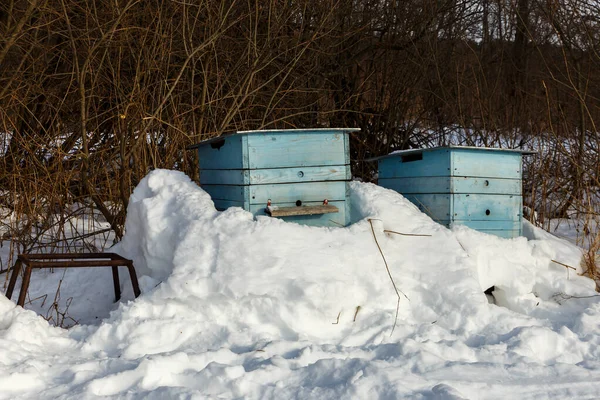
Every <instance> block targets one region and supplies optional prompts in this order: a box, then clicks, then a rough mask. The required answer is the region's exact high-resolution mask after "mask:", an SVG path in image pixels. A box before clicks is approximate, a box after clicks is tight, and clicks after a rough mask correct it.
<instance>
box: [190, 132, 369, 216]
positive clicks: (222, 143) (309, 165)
mask: <svg viewBox="0 0 600 400" xmlns="http://www.w3.org/2000/svg"><path fill="white" fill-rule="evenodd" d="M357 130H358V129H351V128H341V129H290V130H263V131H242V132H237V133H235V134H232V135H225V136H221V137H218V138H214V139H211V140H207V141H204V142H201V143H198V144H197V145H194V146H193V147H194V148H197V151H198V161H199V169H200V185H201V186H202V188H203V189H204V190H206V191H207V192H208V193H209V194H210V195H211V197H212V199H213V201H214V203H215V206H216V207H217V208H218V209H220V210H224V209H226V208H229V207H242V208H244V209H245V210H247V211H250V212H252V213H253V214H254V215H255V216H256V215H266V214H265V208H266V206H267V201H268V200H269V199H270V200H271V201H272V205H273V206H275V207H298V204H300V207H312V206H320V205H322V204H323V200H325V199H327V200H328V201H329V205H331V206H334V207H337V208H338V212H337V213H326V214H317V215H294V216H287V217H281V218H283V219H284V220H286V221H291V222H297V223H301V224H305V225H315V226H346V225H348V223H349V221H350V204H349V201H348V197H349V193H348V181H349V180H350V179H351V173H350V155H349V137H348V136H349V132H353V131H357Z"/></svg>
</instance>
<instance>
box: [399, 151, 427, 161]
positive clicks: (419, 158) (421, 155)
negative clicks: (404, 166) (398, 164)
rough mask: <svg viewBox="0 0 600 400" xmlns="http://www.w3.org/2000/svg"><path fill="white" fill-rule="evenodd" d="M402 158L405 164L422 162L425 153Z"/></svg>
mask: <svg viewBox="0 0 600 400" xmlns="http://www.w3.org/2000/svg"><path fill="white" fill-rule="evenodd" d="M400 158H401V159H402V162H403V163H408V162H413V161H420V160H422V159H423V153H416V154H407V155H405V156H400Z"/></svg>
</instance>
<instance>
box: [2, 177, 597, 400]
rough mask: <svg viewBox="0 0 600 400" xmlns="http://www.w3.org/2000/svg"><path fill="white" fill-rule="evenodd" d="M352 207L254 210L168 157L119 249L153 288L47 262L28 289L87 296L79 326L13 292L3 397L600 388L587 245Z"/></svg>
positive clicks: (544, 392)
mask: <svg viewBox="0 0 600 400" xmlns="http://www.w3.org/2000/svg"><path fill="white" fill-rule="evenodd" d="M352 203H353V207H354V209H353V217H354V219H355V220H356V221H357V222H356V223H354V224H353V225H351V226H349V227H347V228H312V227H305V226H300V225H296V224H289V223H285V222H283V221H281V220H278V219H270V218H268V217H264V218H259V219H258V220H256V221H255V220H253V219H252V216H251V215H250V214H249V213H247V212H245V211H243V210H241V209H239V208H232V209H229V210H227V211H225V212H217V211H215V209H214V207H213V204H212V201H211V200H210V198H209V197H208V195H207V194H206V193H204V192H203V191H202V190H201V189H199V188H198V187H197V186H196V185H195V184H193V183H192V182H191V181H190V180H189V179H188V178H187V177H186V176H185V175H183V174H181V173H178V172H172V171H154V172H153V173H151V174H150V175H149V176H148V177H147V178H146V179H144V180H143V181H142V182H141V183H140V185H139V186H138V187H137V189H136V190H135V192H134V194H133V196H132V198H131V201H130V206H129V209H128V216H127V223H126V236H125V238H124V240H123V241H122V242H121V243H119V244H118V245H117V246H116V247H115V248H113V250H114V251H117V252H119V253H120V254H122V255H124V256H126V257H131V258H133V260H134V262H135V265H136V269H137V270H138V274H139V275H140V284H141V286H142V292H143V293H142V296H141V297H139V298H138V299H136V300H135V301H132V298H133V295H132V291H131V285H130V283H129V282H128V281H126V280H125V279H123V282H122V288H123V290H124V299H123V300H122V302H121V303H119V304H114V305H113V304H111V302H110V301H111V299H112V296H113V294H112V283H111V277H110V272H107V271H86V270H77V271H73V270H70V271H68V272H67V273H66V274H65V275H64V277H63V276H62V273H60V272H54V274H52V273H49V272H48V273H44V272H39V273H38V272H34V277H33V280H32V284H33V283H35V282H39V283H37V285H38V286H35V287H34V286H32V289H31V293H30V298H32V299H33V298H35V297H36V296H39V295H40V293H42V292H43V290H44V285H50V283H48V282H54V284H55V283H56V282H57V281H58V280H61V279H62V284H61V296H63V297H64V298H67V297H73V300H72V303H71V306H70V308H69V315H70V316H71V317H72V318H74V319H76V320H79V321H80V324H79V325H76V326H74V327H73V328H71V329H69V330H65V329H61V328H55V327H52V326H50V325H49V324H48V322H46V321H45V320H44V319H43V318H42V317H40V316H38V315H37V314H36V313H35V312H34V311H31V310H23V309H22V308H20V307H15V305H14V303H13V302H11V301H8V300H7V299H6V298H4V297H2V296H0V399H18V398H31V399H63V398H64V399H88V398H90V399H91V398H99V397H111V398H126V399H142V398H144V399H146V398H149V399H164V398H177V399H203V398H250V399H255V398H256V399H259V398H260V399H265V398H266V399H288V398H298V399H305V398H310V399H356V398H362V399H398V398H416V399H488V398H489V399H507V398H512V399H539V398H557V399H566V398H569V399H572V398H586V399H591V398H600V346H599V345H600V329H599V328H600V297H597V294H596V292H595V291H594V283H593V282H592V281H591V280H589V279H587V278H584V277H581V276H578V275H577V273H576V272H577V271H573V270H570V269H569V268H566V267H564V266H562V265H559V264H557V263H555V262H553V261H552V260H555V261H558V262H560V263H563V264H566V265H570V266H572V267H574V268H577V269H578V271H580V267H579V262H580V257H581V252H580V251H579V250H578V249H577V248H576V247H574V246H573V245H571V244H569V243H568V242H566V241H563V240H561V239H557V238H555V237H554V236H552V235H549V234H547V233H545V232H543V231H541V230H538V229H537V228H534V227H533V226H531V225H529V224H526V227H525V228H526V229H525V230H526V235H527V237H528V239H529V240H528V239H526V238H518V239H513V240H505V239H500V238H497V237H494V236H489V235H485V234H481V233H478V232H475V231H472V230H469V229H466V228H459V229H456V230H454V231H449V230H447V229H445V228H443V227H442V226H440V225H438V224H436V223H434V222H433V221H432V220H431V219H430V218H428V217H427V216H425V215H423V214H422V213H420V212H419V211H418V210H417V209H416V208H415V207H414V206H413V205H411V204H410V203H409V202H408V201H406V200H405V199H404V198H402V196H400V195H398V194H396V193H394V192H392V191H389V190H386V189H383V188H380V187H377V186H375V185H371V184H363V183H358V182H355V183H353V184H352ZM369 219H370V220H369ZM386 230H391V231H396V232H401V233H413V234H415V233H418V234H429V235H431V236H427V237H418V236H402V235H398V234H394V233H389V232H385V231H386ZM374 235H375V237H376V238H377V242H378V243H379V245H380V246H381V250H382V252H383V254H384V255H385V260H386V261H387V264H388V266H389V274H388V270H387V269H386V265H385V263H384V260H383V258H382V256H381V254H380V251H379V250H378V247H377V244H376V242H375V240H374ZM35 274H38V275H35ZM121 275H122V277H124V275H125V274H121ZM390 275H391V277H392V278H393V282H392V280H391V279H390ZM0 279H4V275H0ZM394 285H395V286H396V287H397V289H398V293H399V297H398V295H397V293H396V291H395V289H394ZM491 286H495V288H496V290H495V291H494V300H495V302H496V303H497V304H490V303H489V302H488V297H486V295H485V294H484V290H486V289H488V288H489V287H491ZM52 293H54V290H53V291H52ZM404 294H405V295H406V296H407V297H408V298H406V297H404ZM398 298H400V302H399V308H398V309H397V305H398ZM28 307H29V308H33V309H35V307H36V306H35V304H31V305H28V306H26V308H28ZM39 310H42V309H41V308H40V309H39ZM396 313H398V315H397V318H396ZM84 323H85V324H84ZM86 324H87V325H86Z"/></svg>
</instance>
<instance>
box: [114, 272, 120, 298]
mask: <svg viewBox="0 0 600 400" xmlns="http://www.w3.org/2000/svg"><path fill="white" fill-rule="evenodd" d="M112 275H113V285H114V287H115V301H119V300H121V285H120V284H119V267H112Z"/></svg>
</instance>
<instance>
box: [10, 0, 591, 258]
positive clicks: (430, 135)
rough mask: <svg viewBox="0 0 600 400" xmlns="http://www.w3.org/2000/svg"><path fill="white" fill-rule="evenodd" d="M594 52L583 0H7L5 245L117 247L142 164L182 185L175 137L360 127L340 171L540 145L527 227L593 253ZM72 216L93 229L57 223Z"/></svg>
mask: <svg viewBox="0 0 600 400" xmlns="http://www.w3.org/2000/svg"><path fill="white" fill-rule="evenodd" d="M599 46H600V4H599V3H598V2H597V1H592V0H474V1H460V0H399V1H392V0H353V1H350V0H347V1H342V0H339V1H332V0H321V1H317V0H245V1H235V0H222V1H215V0H4V1H2V2H0V214H2V215H0V221H1V222H0V224H1V226H0V234H2V237H1V238H0V240H2V241H8V242H7V243H10V246H15V249H14V250H15V252H29V251H39V250H40V249H48V248H60V249H62V250H67V251H75V250H77V249H74V248H72V246H74V243H79V244H81V243H82V239H85V238H86V237H93V236H97V235H98V234H100V233H106V234H108V236H107V237H111V238H113V239H114V240H119V239H120V238H121V237H122V235H123V225H124V221H125V213H126V209H127V203H128V198H129V195H130V193H131V191H132V189H133V187H135V185H136V184H137V183H138V182H139V181H140V180H141V179H142V178H143V177H144V176H145V175H146V174H147V173H148V172H149V171H150V170H152V169H155V168H169V169H178V170H182V171H184V172H186V173H187V174H189V175H190V176H192V177H196V178H197V174H198V172H197V169H196V160H195V154H194V152H191V151H186V146H188V145H190V144H193V143H196V142H199V141H201V140H204V139H207V138H210V137H214V136H218V135H222V134H225V133H229V132H233V131H236V130H246V129H272V128H311V127H358V128H361V131H360V132H359V133H356V134H353V135H352V138H351V139H352V141H351V159H352V170H353V174H354V175H355V176H356V177H358V178H361V179H363V180H366V181H371V180H373V179H374V177H375V172H376V171H375V169H376V165H373V164H372V163H368V162H365V161H364V160H365V158H368V157H371V156H376V155H382V154H387V153H389V152H390V151H393V150H398V149H406V148H418V147H430V146H436V145H447V144H461V145H477V146H492V147H504V148H519V149H526V150H534V151H537V152H538V155H537V156H535V157H532V158H527V159H526V160H525V162H526V168H525V176H524V179H525V181H524V183H525V184H524V194H525V203H526V205H527V206H528V207H530V208H531V209H534V210H535V211H536V212H537V214H534V213H530V214H529V217H530V218H535V222H536V223H537V224H538V225H542V226H545V227H546V228H551V224H550V221H551V220H557V219H559V220H562V221H566V220H568V219H570V220H576V221H578V222H577V223H578V225H577V230H578V233H579V235H580V236H579V240H580V241H581V243H580V244H582V245H583V246H585V247H586V248H588V249H589V253H588V255H587V256H588V257H589V258H590V260H593V259H594V257H595V254H596V252H597V251H598V249H599V248H600V232H599V231H598V226H599V224H598V223H597V221H598V208H597V206H598V204H600V202H599V201H598V200H599V199H598V188H599V187H600V182H599V177H600V152H599V150H600V136H599V134H598V127H597V126H596V124H597V121H600V120H599V116H600V107H599V106H600V86H599V83H600V68H599V67H600V47H599ZM85 215H92V216H95V217H97V218H101V219H102V220H103V221H106V223H107V227H106V228H105V229H104V232H98V231H97V230H94V231H88V230H86V229H85V227H80V226H71V228H70V229H65V228H64V227H65V225H67V224H68V221H70V220H71V219H72V218H74V217H78V216H85ZM67 231H68V232H69V233H68V234H67V233H66V232H67ZM73 232H75V237H74V236H73ZM111 240H112V239H111ZM83 243H85V240H83ZM87 250H95V249H87ZM588 265H591V264H588ZM2 267H3V266H0V269H2ZM4 269H6V266H4Z"/></svg>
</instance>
